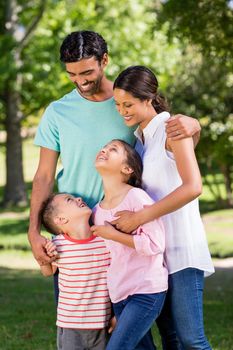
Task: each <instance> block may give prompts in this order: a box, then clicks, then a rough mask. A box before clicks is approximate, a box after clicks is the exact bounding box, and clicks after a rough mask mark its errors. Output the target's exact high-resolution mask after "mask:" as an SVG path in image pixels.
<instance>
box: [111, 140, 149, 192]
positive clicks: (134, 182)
mask: <svg viewBox="0 0 233 350" xmlns="http://www.w3.org/2000/svg"><path fill="white" fill-rule="evenodd" d="M112 141H117V142H120V143H121V144H122V146H123V147H124V150H125V153H126V163H127V165H128V166H129V167H130V168H131V169H132V170H133V173H132V174H130V175H129V179H128V181H127V183H128V184H129V185H131V186H133V187H139V188H142V170H143V165H142V160H141V157H140V156H139V154H138V152H137V151H136V150H135V149H134V148H133V147H132V146H131V145H130V144H128V143H127V142H125V141H123V140H118V139H115V140H112Z"/></svg>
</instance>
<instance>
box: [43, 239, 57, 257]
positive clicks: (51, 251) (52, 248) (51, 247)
mask: <svg viewBox="0 0 233 350" xmlns="http://www.w3.org/2000/svg"><path fill="white" fill-rule="evenodd" d="M45 250H46V253H47V254H48V256H50V257H51V258H52V257H56V258H57V257H58V252H57V248H56V245H55V244H54V243H53V242H52V241H50V240H49V239H48V240H47V242H46V244H45Z"/></svg>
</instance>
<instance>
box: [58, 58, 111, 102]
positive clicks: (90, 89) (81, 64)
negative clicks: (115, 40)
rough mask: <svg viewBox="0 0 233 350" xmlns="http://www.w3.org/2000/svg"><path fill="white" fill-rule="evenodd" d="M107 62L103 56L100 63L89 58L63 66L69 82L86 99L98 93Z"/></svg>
mask: <svg viewBox="0 0 233 350" xmlns="http://www.w3.org/2000/svg"><path fill="white" fill-rule="evenodd" d="M107 62H108V58H107V54H105V55H104V57H103V59H102V61H101V62H100V63H99V62H98V61H97V60H96V59H95V57H91V58H84V59H82V60H80V61H78V62H71V63H66V64H65V66H66V71H67V73H68V74H69V78H70V80H71V81H72V82H73V83H74V84H75V85H76V87H77V90H78V91H79V92H80V94H81V95H82V96H84V97H88V96H92V95H95V94H96V93H98V92H99V90H100V84H101V81H102V78H103V76H104V67H105V66H106V65H107Z"/></svg>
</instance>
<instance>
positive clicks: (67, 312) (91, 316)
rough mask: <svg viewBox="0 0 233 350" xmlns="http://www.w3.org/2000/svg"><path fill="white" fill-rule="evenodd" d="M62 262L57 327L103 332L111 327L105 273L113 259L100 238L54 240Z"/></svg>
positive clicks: (63, 238) (59, 265)
mask: <svg viewBox="0 0 233 350" xmlns="http://www.w3.org/2000/svg"><path fill="white" fill-rule="evenodd" d="M53 242H54V243H55V245H56V247H57V251H58V254H59V259H57V260H56V262H55V264H56V266H57V267H58V268H59V281H58V285H59V298H58V308H57V323H56V324H57V326H59V327H63V328H79V329H102V328H104V327H106V326H107V325H108V323H109V319H110V317H111V303H110V299H109V294H108V289H107V281H106V272H107V268H108V266H109V263H110V255H109V252H108V251H107V249H106V246H105V243H104V241H103V239H102V238H100V237H94V236H92V237H90V238H88V239H84V240H76V239H73V238H71V237H69V236H67V235H58V236H55V237H54V238H53Z"/></svg>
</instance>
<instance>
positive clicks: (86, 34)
mask: <svg viewBox="0 0 233 350" xmlns="http://www.w3.org/2000/svg"><path fill="white" fill-rule="evenodd" d="M105 53H108V48H107V43H106V42H105V40H104V38H103V37H102V36H101V35H100V34H98V33H95V32H92V31H89V30H81V31H78V32H73V33H71V34H69V35H67V37H66V38H65V40H64V41H63V43H62V45H61V48H60V60H61V61H62V62H64V63H71V62H78V61H80V60H82V59H83V58H91V57H95V58H96V60H97V61H98V62H99V63H100V62H101V60H102V58H103V56H104V54H105Z"/></svg>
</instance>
